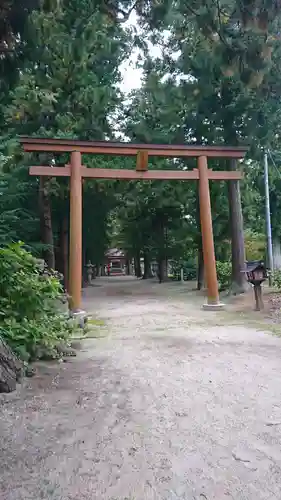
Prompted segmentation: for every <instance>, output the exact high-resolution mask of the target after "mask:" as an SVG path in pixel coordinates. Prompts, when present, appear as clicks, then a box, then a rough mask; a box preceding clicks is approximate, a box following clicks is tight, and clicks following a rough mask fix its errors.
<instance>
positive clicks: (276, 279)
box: [272, 269, 281, 292]
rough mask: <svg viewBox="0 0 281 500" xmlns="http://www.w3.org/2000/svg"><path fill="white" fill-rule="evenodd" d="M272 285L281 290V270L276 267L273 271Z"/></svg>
mask: <svg viewBox="0 0 281 500" xmlns="http://www.w3.org/2000/svg"><path fill="white" fill-rule="evenodd" d="M272 285H273V286H274V288H276V289H277V290H278V291H279V292H280V291H281V270H280V269H276V270H275V271H274V272H273V273H272Z"/></svg>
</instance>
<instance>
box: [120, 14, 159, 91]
mask: <svg viewBox="0 0 281 500" xmlns="http://www.w3.org/2000/svg"><path fill="white" fill-rule="evenodd" d="M125 26H128V27H133V28H135V29H136V30H137V31H138V21H137V16H136V14H135V13H134V12H132V14H131V16H130V19H129V20H128V21H127V23H125ZM148 45H149V49H150V50H149V51H150V55H151V56H152V57H161V49H160V47H158V46H156V45H155V46H153V45H152V44H150V43H149V44H148ZM140 53H141V52H140V50H138V49H135V50H134V51H133V53H132V55H131V57H130V59H129V60H128V61H126V63H123V64H122V65H121V68H120V69H121V74H122V83H121V85H120V88H121V90H122V91H123V92H126V93H128V92H130V91H131V90H133V89H137V88H139V87H141V77H142V70H141V69H139V68H137V67H136V66H137V60H138V56H139V55H140Z"/></svg>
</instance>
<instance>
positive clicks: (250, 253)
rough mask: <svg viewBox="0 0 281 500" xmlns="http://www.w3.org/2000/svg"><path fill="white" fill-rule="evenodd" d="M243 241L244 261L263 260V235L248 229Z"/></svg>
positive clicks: (264, 247)
mask: <svg viewBox="0 0 281 500" xmlns="http://www.w3.org/2000/svg"><path fill="white" fill-rule="evenodd" d="M244 240H245V253H246V260H263V259H264V257H265V252H266V241H265V235H264V234H261V233H256V232H254V231H251V230H250V229H248V230H246V231H245V236H244Z"/></svg>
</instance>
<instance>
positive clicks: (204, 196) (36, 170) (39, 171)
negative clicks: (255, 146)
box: [20, 136, 247, 311]
mask: <svg viewBox="0 0 281 500" xmlns="http://www.w3.org/2000/svg"><path fill="white" fill-rule="evenodd" d="M20 142H21V144H22V145H23V149H24V151H26V152H35V151H36V152H38V151H41V152H47V151H49V152H53V153H71V161H70V165H65V166H64V167H51V166H36V167H35V166H33V167H30V169H29V172H30V175H36V176H41V175H42V176H47V177H70V239H69V293H70V296H71V309H72V310H73V311H79V309H80V308H81V288H82V179H83V178H91V179H123V180H181V181H184V180H198V181H199V202H200V221H201V232H202V245H203V257H204V268H205V278H206V284H207V304H205V305H204V308H210V309H213V308H218V307H220V306H221V304H220V301H219V292H218V281H217V272H216V259H215V248H214V237H213V227H212V213H211V203H210V190H209V180H228V181H239V180H240V179H242V178H243V174H242V173H241V172H239V171H229V172H227V171H219V170H218V171H212V170H208V164H207V159H208V157H209V158H237V159H238V158H243V157H244V156H245V154H246V151H247V148H244V147H235V148H234V147H226V146H186V145H162V144H133V143H117V142H92V141H79V140H76V139H73V140H72V139H49V138H36V137H25V136H24V137H21V138H20ZM83 153H85V154H102V155H113V156H116V155H118V156H136V158H137V163H136V170H125V169H107V168H87V167H85V166H83V165H82V154H83ZM150 156H161V157H166V158H186V157H196V158H197V164H198V168H196V169H193V170H189V171H188V170H148V159H149V157H150Z"/></svg>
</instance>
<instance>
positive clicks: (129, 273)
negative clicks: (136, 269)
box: [126, 259, 132, 276]
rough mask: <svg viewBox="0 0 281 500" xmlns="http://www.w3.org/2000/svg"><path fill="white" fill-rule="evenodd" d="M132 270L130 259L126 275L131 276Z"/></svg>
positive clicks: (127, 262)
mask: <svg viewBox="0 0 281 500" xmlns="http://www.w3.org/2000/svg"><path fill="white" fill-rule="evenodd" d="M131 273H132V270H131V261H130V259H126V274H127V276H131Z"/></svg>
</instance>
